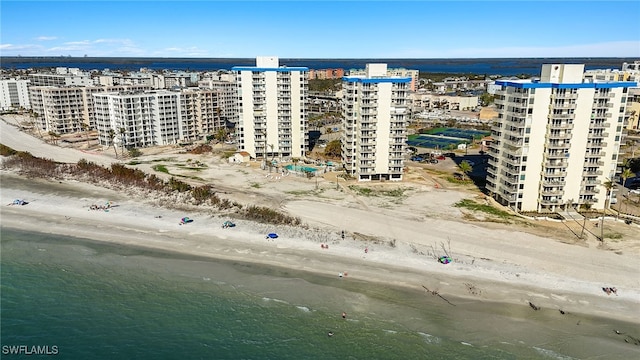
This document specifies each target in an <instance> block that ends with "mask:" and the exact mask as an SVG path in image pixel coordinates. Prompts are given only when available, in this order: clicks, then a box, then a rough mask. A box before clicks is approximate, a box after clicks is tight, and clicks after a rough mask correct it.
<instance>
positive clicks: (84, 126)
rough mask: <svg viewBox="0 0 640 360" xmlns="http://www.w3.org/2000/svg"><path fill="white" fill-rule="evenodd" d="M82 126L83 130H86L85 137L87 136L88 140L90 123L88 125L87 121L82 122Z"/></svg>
mask: <svg viewBox="0 0 640 360" xmlns="http://www.w3.org/2000/svg"><path fill="white" fill-rule="evenodd" d="M80 128H81V129H82V131H83V132H84V137H85V139H86V140H89V133H88V130H89V125H87V123H85V122H81V123H80Z"/></svg>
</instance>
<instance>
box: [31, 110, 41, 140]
mask: <svg viewBox="0 0 640 360" xmlns="http://www.w3.org/2000/svg"><path fill="white" fill-rule="evenodd" d="M32 115H33V119H34V120H33V123H34V124H35V126H36V130H38V136H40V138H42V133H41V132H40V123H38V118H39V117H40V114H38V113H37V112H35V111H34V112H33V114H32Z"/></svg>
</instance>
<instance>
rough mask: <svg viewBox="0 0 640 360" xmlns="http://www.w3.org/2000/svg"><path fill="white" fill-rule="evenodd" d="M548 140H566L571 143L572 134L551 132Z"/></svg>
mask: <svg viewBox="0 0 640 360" xmlns="http://www.w3.org/2000/svg"><path fill="white" fill-rule="evenodd" d="M547 138H548V139H549V140H566V141H569V140H571V134H570V133H566V132H563V133H558V132H550V133H548V134H547Z"/></svg>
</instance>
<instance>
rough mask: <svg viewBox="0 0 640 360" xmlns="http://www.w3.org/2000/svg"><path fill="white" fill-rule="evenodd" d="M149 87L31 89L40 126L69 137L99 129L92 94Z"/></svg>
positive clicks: (56, 87) (31, 100)
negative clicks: (68, 134)
mask: <svg viewBox="0 0 640 360" xmlns="http://www.w3.org/2000/svg"><path fill="white" fill-rule="evenodd" d="M149 89H151V87H149V86H129V85H123V86H117V85H114V86H86V87H85V86H30V87H29V100H30V104H31V109H32V110H33V116H34V117H35V119H34V120H35V123H36V126H38V127H39V128H40V129H42V130H44V131H53V132H56V133H58V134H67V133H73V132H77V131H82V130H85V129H93V128H95V127H96V121H95V115H94V106H93V98H92V96H91V95H92V94H95V93H104V92H117V91H125V90H126V91H142V90H149Z"/></svg>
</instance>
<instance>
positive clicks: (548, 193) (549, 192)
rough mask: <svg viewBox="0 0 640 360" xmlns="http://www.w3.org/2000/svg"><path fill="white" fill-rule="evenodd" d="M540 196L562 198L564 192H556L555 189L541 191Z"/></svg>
mask: <svg viewBox="0 0 640 360" xmlns="http://www.w3.org/2000/svg"><path fill="white" fill-rule="evenodd" d="M540 194H542V195H543V196H562V195H563V194H564V191H563V190H557V189H553V190H545V189H542V191H541V192H540Z"/></svg>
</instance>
